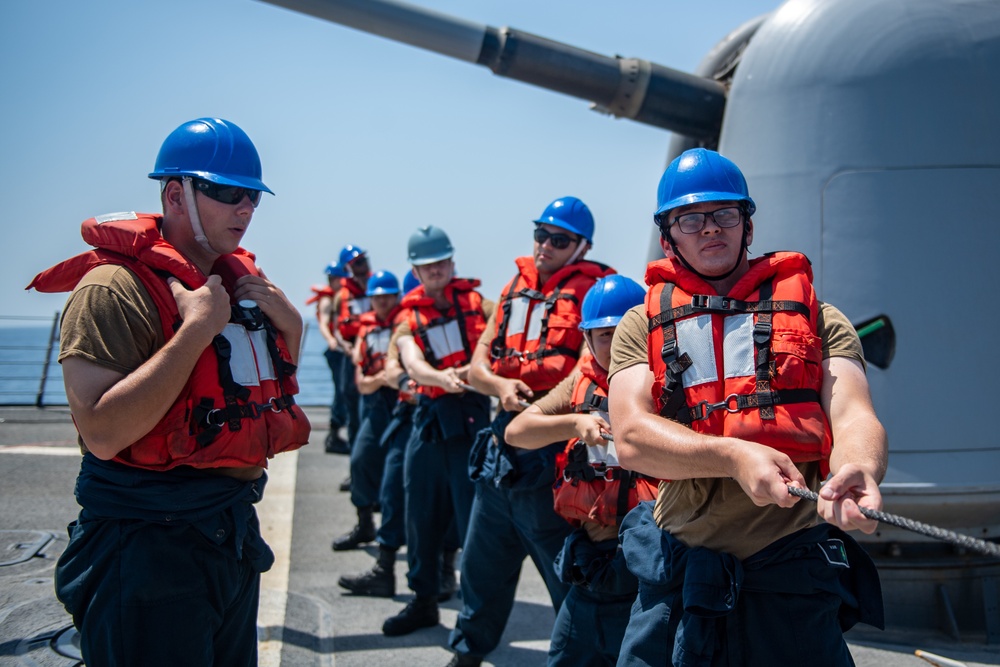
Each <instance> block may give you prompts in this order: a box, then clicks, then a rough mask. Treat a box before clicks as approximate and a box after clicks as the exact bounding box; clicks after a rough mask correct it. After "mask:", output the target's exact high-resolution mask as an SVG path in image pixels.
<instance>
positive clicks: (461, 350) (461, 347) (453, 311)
mask: <svg viewBox="0 0 1000 667" xmlns="http://www.w3.org/2000/svg"><path fill="white" fill-rule="evenodd" d="M477 287H479V281H478V280H474V279H466V278H453V279H452V281H451V282H450V283H448V285H447V286H446V287H445V288H444V298H445V299H447V301H448V302H449V303H451V304H452V305H451V307H450V308H448V310H447V311H446V312H443V313H442V312H441V311H440V310H438V309H437V306H436V305H434V299H433V297H430V296H427V293H426V292H425V291H424V286H423V285H419V286H417V287H415V288H414V289H413V290H412V291H411V292H409V293H408V294H407V295H406V296H405V297H403V301H402V303H401V304H400V305H401V306H402V307H403V308H406V309H407V312H406V320H407V322H408V323H409V325H410V331H411V332H413V339H414V340H415V341H416V343H417V346H418V347H419V348H420V351H421V352H422V353H423V355H424V359H425V360H426V361H427V363H429V364H430V365H431V366H433V367H434V368H436V369H438V370H444V369H445V368H457V367H459V366H464V365H466V364H468V363H469V362H470V361H472V350H473V348H474V347H475V345H476V343H477V342H478V341H479V337H480V336H482V335H483V331H485V330H486V317H485V315H484V314H483V297H482V296H481V295H480V294H479V292H477V291H476V288H477ZM417 393H418V394H421V395H423V396H428V397H430V398H437V397H439V396H443V395H444V394H446V393H447V392H446V391H445V390H444V389H441V388H440V387H425V386H424V385H419V386H418V387H417Z"/></svg>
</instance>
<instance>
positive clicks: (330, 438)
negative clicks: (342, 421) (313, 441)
mask: <svg viewBox="0 0 1000 667" xmlns="http://www.w3.org/2000/svg"><path fill="white" fill-rule="evenodd" d="M339 428H340V427H339V426H334V425H333V424H331V425H330V432H329V433H328V434H327V435H326V441H325V442H324V443H323V445H324V449H325V450H326V453H327V454H350V453H351V445H350V443H349V442H347V441H346V440H344V439H343V438H341V437H340V433H338V432H337V431H338V429H339Z"/></svg>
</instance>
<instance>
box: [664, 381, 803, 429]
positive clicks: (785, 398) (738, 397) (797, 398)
mask: <svg viewBox="0 0 1000 667" xmlns="http://www.w3.org/2000/svg"><path fill="white" fill-rule="evenodd" d="M819 400H820V399H819V392H818V391H816V390H814V389H779V390H777V391H767V392H754V393H752V394H730V395H729V396H726V398H725V399H724V400H722V401H719V402H718V403H709V402H708V401H702V402H701V403H698V404H697V405H695V406H693V407H690V408H685V409H682V410H679V411H678V412H677V415H676V417H675V418H676V419H677V421H679V422H681V423H682V424H690V423H691V422H693V421H696V420H699V419H708V417H709V416H710V415H711V414H712V413H713V412H715V411H716V410H726V411H727V412H730V413H736V412H741V411H743V410H750V409H755V408H756V409H760V408H761V407H767V408H769V409H770V410H771V411H772V412H773V410H774V406H775V405H787V404H789V403H819Z"/></svg>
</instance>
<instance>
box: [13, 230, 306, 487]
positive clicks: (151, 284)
mask: <svg viewBox="0 0 1000 667" xmlns="http://www.w3.org/2000/svg"><path fill="white" fill-rule="evenodd" d="M161 221H162V217H161V216H159V215H154V214H135V213H116V214H111V215H109V216H101V217H99V218H91V219H89V220H86V221H84V223H83V239H84V241H86V242H87V243H89V244H91V245H93V246H96V248H97V249H96V250H90V251H88V252H85V253H82V254H80V255H77V256H76V257H72V258H70V259H68V260H66V261H64V262H61V263H60V264H57V265H56V266H53V267H52V268H49V269H47V270H45V271H43V272H42V273H40V274H38V275H37V276H35V279H34V280H33V281H32V283H31V285H29V286H28V287H29V288H32V287H34V288H35V289H37V290H38V291H40V292H65V291H69V290H72V289H73V288H74V287H76V285H77V283H78V282H79V281H80V279H81V278H83V276H84V275H85V274H86V273H87V272H88V271H90V270H91V269H92V268H94V267H97V266H99V265H102V264H116V265H121V266H125V267H127V268H128V269H130V270H131V271H132V272H133V273H135V275H136V276H137V277H138V278H139V280H140V281H141V282H142V284H143V285H144V286H145V287H146V290H147V291H148V292H149V295H150V297H151V298H152V299H153V302H154V303H155V304H156V308H157V310H158V312H159V318H160V322H161V326H162V328H163V336H164V340H170V338H171V337H172V336H173V335H174V331H175V328H176V327H177V326H179V325H180V315H179V313H178V311H177V303H176V301H175V300H174V297H173V294H172V293H171V291H170V287H169V285H168V284H167V280H166V279H167V276H174V277H175V278H177V279H178V280H180V281H181V282H182V283H184V284H185V285H186V286H187V287H188V288H190V289H197V288H199V287H201V286H202V285H204V284H205V281H206V276H205V274H203V273H202V272H201V271H200V270H199V269H198V268H197V267H196V266H195V265H194V264H192V263H191V262H189V261H188V260H187V259H186V258H185V257H184V256H183V255H181V254H180V253H179V252H177V250H175V249H174V247H173V246H171V245H170V244H169V243H167V242H166V241H165V240H164V239H163V237H162V236H160V231H159V227H160V223H161ZM212 272H213V273H217V274H219V276H220V277H221V278H222V280H223V284H224V285H225V286H226V289H227V291H229V292H230V294H231V293H232V289H233V283H234V282H235V280H236V279H237V278H239V277H240V276H243V275H247V274H253V275H259V271H258V269H257V267H256V266H255V264H254V256H253V255H252V254H251V253H249V252H247V251H246V250H243V249H242V248H238V249H237V250H236V251H235V252H234V253H232V254H230V255H223V256H222V257H220V258H219V259H218V260H217V261H216V263H215V265H214V266H213V267H212ZM255 310H256V311H257V312H256V313H249V312H248V311H245V310H242V309H240V308H238V307H235V306H234V319H233V320H231V321H230V323H229V324H228V325H226V329H225V330H224V331H223V332H222V333H221V334H219V335H217V336H216V337H215V340H214V341H213V344H212V345H210V346H208V347H207V348H205V351H204V352H203V353H202V354H201V356H200V357H199V358H198V361H197V363H196V364H195V367H194V370H193V371H192V372H191V377H190V378H189V379H188V382H187V385H186V386H185V387H184V389H183V390H181V393H180V395H179V396H178V397H177V398H176V400H175V401H174V403H173V405H171V407H170V408H169V409H168V410H167V413H166V415H164V417H163V419H161V420H160V422H159V423H158V424H157V425H156V426H155V427H153V429H152V430H151V431H150V432H149V433H148V434H146V435H145V436H143V437H142V438H140V439H139V440H138V441H136V442H135V443H133V444H132V445H130V446H129V447H126V448H125V449H123V450H122V451H121V452H120V453H119V454H118V455H117V456H116V457H115V460H116V461H118V462H120V463H123V464H125V465H129V466H133V467H136V468H145V469H147V470H169V469H171V468H175V467H177V466H181V465H184V466H192V467H195V468H218V467H245V466H266V465H267V460H268V459H269V458H271V457H273V456H274V455H275V454H277V453H278V452H283V451H289V450H293V449H298V448H299V447H301V446H302V445H304V444H306V442H308V440H309V431H310V426H309V420H308V419H307V418H306V416H305V414H304V413H303V412H302V410H301V408H299V407H298V406H297V405H296V404H295V399H294V394H296V393H298V385H297V383H296V381H295V375H294V374H295V370H296V367H295V366H294V365H293V364H292V363H291V356H290V354H289V352H288V348H287V346H286V344H285V341H284V339H283V338H282V336H281V334H280V333H278V332H277V331H276V330H275V329H274V327H273V326H272V325H271V323H270V321H269V320H268V319H267V317H266V316H264V315H263V314H261V313H260V312H259V309H255ZM251 315H252V317H250V316H251Z"/></svg>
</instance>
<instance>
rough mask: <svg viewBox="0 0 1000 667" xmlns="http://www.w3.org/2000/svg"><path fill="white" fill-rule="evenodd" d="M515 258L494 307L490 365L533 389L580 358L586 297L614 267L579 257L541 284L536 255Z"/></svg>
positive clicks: (549, 383)
mask: <svg viewBox="0 0 1000 667" xmlns="http://www.w3.org/2000/svg"><path fill="white" fill-rule="evenodd" d="M514 261H515V263H516V264H517V268H518V274H517V275H516V276H514V277H513V278H512V279H511V281H510V282H509V283H507V286H506V287H504V289H503V293H502V296H501V297H500V303H499V305H498V307H497V310H496V320H497V335H496V337H495V338H494V339H493V342H492V344H491V345H490V359H491V366H492V369H493V372H494V373H496V374H497V375H500V376H502V377H507V378H519V379H520V380H522V381H523V382H524V383H525V384H527V385H528V386H529V387H531V389H532V390H534V391H545V390H548V389H551V388H552V387H554V386H556V385H557V384H559V382H561V381H562V379H563V378H565V377H566V376H567V375H569V373H570V371H572V370H573V367H574V366H575V365H576V362H577V359H579V357H580V346H581V345H582V344H583V332H581V331H580V321H581V317H580V304H581V303H582V302H583V297H584V295H585V294H586V293H587V290H589V289H590V288H591V286H592V285H593V284H594V283H595V282H597V280H598V279H599V278H603V277H604V276H607V275H610V274H612V273H614V272H615V271H614V269H611V268H609V267H607V266H605V265H604V264H598V263H597V262H591V261H588V260H581V261H579V262H574V263H573V264H570V265H568V266H564V267H562V268H560V269H559V270H558V271H556V272H555V273H554V274H552V277H551V278H549V279H548V280H547V281H546V283H545V284H544V285H539V284H538V279H539V278H538V268H537V267H536V266H535V260H534V258H532V257H518V258H517V259H516V260H514Z"/></svg>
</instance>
